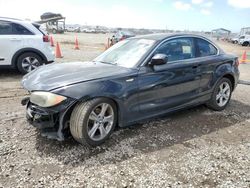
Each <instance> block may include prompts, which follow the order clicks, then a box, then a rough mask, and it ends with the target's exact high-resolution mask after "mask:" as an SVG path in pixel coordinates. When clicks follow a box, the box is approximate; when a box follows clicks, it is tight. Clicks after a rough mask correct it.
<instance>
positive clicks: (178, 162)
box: [0, 34, 250, 188]
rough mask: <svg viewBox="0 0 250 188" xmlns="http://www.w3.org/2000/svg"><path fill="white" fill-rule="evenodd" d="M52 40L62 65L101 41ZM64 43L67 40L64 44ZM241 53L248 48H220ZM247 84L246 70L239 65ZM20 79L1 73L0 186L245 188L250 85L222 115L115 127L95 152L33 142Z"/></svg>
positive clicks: (249, 69)
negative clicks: (77, 44)
mask: <svg viewBox="0 0 250 188" xmlns="http://www.w3.org/2000/svg"><path fill="white" fill-rule="evenodd" d="M74 36H75V35H73V34H66V35H56V36H55V40H56V41H59V42H60V43H61V48H62V52H63V55H64V58H63V59H57V62H61V61H79V60H81V61H84V60H90V59H92V58H93V57H95V56H97V55H98V54H99V53H101V52H102V51H103V50H104V43H106V39H107V35H101V34H100V35H95V34H78V39H79V42H80V50H79V51H75V50H73V47H74V45H73V42H74ZM70 41H71V42H70ZM219 45H220V46H221V47H222V48H223V49H224V50H225V51H227V52H230V53H235V54H237V55H239V56H240V55H241V54H242V53H243V51H244V50H248V51H250V48H249V47H248V48H247V47H239V46H237V45H233V44H228V43H226V42H219ZM240 70H241V80H250V64H245V65H240ZM21 78H22V76H21V75H20V74H18V73H17V72H16V71H12V70H6V69H5V70H0V83H1V84H0V187H237V188H238V187H241V188H243V187H246V188H249V187H250V85H244V84H239V85H238V87H237V89H236V90H235V92H234V93H233V96H232V100H231V103H230V105H229V106H228V107H227V108H226V110H224V111H223V112H214V111H211V110H209V109H207V108H206V107H205V106H198V107H196V108H192V109H189V110H183V111H181V112H178V113H174V114H170V115H167V116H166V117H165V118H160V119H156V120H152V121H149V122H145V123H142V124H138V125H134V126H131V127H128V128H124V129H118V130H116V131H115V132H114V134H112V136H111V138H110V139H109V140H108V141H107V142H106V143H105V144H104V145H102V146H100V147H97V148H92V149H89V148H85V147H83V146H81V145H79V144H77V143H76V142H75V141H74V140H73V139H69V140H66V141H64V142H58V141H54V140H48V139H46V138H43V137H41V136H40V134H39V132H38V131H36V129H35V128H33V127H32V126H30V125H29V124H28V123H27V122H26V120H25V108H24V107H23V106H21V104H20V100H21V99H22V98H23V97H24V96H25V95H27V92H26V91H25V90H23V89H22V87H21V85H20V80H21Z"/></svg>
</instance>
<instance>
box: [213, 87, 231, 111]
mask: <svg viewBox="0 0 250 188" xmlns="http://www.w3.org/2000/svg"><path fill="white" fill-rule="evenodd" d="M230 95H231V88H230V85H229V84H228V83H227V82H222V83H221V85H220V87H219V89H218V93H217V95H216V102H217V105H218V106H220V107H223V106H225V105H226V104H227V102H228V101H229V99H230Z"/></svg>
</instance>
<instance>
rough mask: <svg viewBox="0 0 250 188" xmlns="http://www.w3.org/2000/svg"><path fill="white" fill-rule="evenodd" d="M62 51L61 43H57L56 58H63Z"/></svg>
mask: <svg viewBox="0 0 250 188" xmlns="http://www.w3.org/2000/svg"><path fill="white" fill-rule="evenodd" d="M62 57H63V56H62V52H61V48H60V45H59V43H58V42H57V43H56V58H62Z"/></svg>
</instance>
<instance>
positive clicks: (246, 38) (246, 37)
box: [239, 35, 250, 46]
mask: <svg viewBox="0 0 250 188" xmlns="http://www.w3.org/2000/svg"><path fill="white" fill-rule="evenodd" d="M249 41H250V35H243V36H241V37H240V38H239V44H240V45H242V46H248V45H249Z"/></svg>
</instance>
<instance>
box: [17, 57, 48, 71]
mask: <svg viewBox="0 0 250 188" xmlns="http://www.w3.org/2000/svg"><path fill="white" fill-rule="evenodd" d="M41 65H43V63H42V58H41V57H40V56H39V55H37V54H35V53H33V52H27V53H23V54H22V55H20V56H19V57H18V59H17V68H18V70H19V71H20V72H21V73H23V74H26V73H29V72H30V71H32V70H34V69H36V68H37V67H39V66H41Z"/></svg>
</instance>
